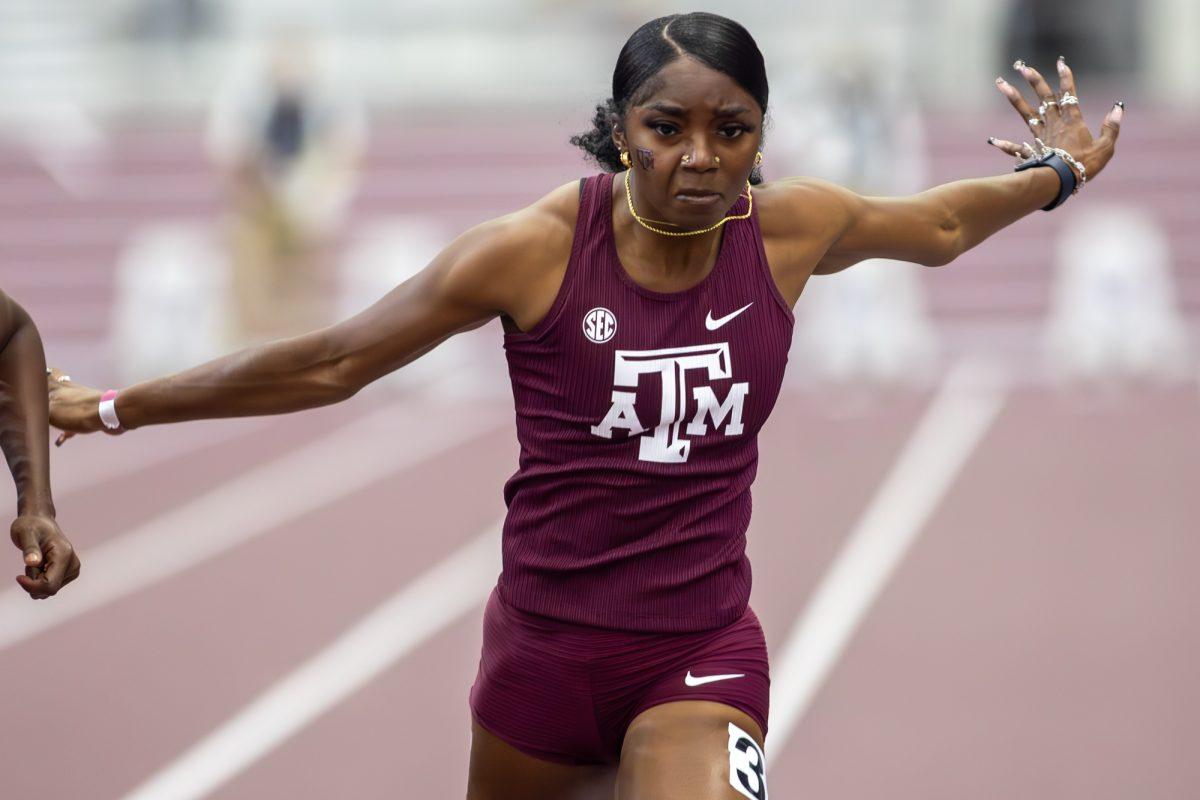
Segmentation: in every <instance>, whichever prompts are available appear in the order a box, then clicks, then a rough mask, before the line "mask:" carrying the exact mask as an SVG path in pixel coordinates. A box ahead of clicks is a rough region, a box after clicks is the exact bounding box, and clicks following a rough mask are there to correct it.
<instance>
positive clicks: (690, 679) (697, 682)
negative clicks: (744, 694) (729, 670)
mask: <svg viewBox="0 0 1200 800" xmlns="http://www.w3.org/2000/svg"><path fill="white" fill-rule="evenodd" d="M744 677H746V673H744V672H739V673H738V674H737V675H705V676H704V677H703V678H697V677H695V676H693V675H692V671H691V670H690V669H689V670H688V674H687V676H686V677H685V678H684V679H683V682H684V683H686V684H687V685H688V686H703V685H704V684H706V683H713V682H714V681H727V680H729V679H730V678H744Z"/></svg>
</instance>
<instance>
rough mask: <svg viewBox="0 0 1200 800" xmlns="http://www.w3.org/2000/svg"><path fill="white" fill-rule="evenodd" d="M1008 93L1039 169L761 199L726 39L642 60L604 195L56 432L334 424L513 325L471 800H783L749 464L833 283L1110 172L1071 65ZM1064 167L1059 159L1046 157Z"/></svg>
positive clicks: (757, 106) (918, 257) (70, 394)
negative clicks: (224, 422) (499, 526)
mask: <svg viewBox="0 0 1200 800" xmlns="http://www.w3.org/2000/svg"><path fill="white" fill-rule="evenodd" d="M1016 69H1017V71H1018V72H1020V74H1021V76H1022V77H1023V78H1024V79H1025V80H1027V81H1028V82H1029V84H1030V85H1031V86H1032V88H1033V90H1034V91H1035V92H1036V93H1037V95H1038V98H1039V100H1038V103H1039V107H1038V108H1037V109H1036V110H1035V109H1034V108H1033V107H1031V106H1030V105H1029V104H1027V102H1026V101H1025V100H1024V99H1022V97H1021V94H1020V93H1019V92H1018V90H1017V89H1015V88H1014V87H1012V86H1010V85H1009V84H1008V83H1006V82H1004V81H997V83H998V86H999V89H1000V91H1001V92H1003V93H1004V94H1005V96H1006V97H1008V99H1009V101H1010V102H1011V103H1012V105H1013V107H1014V108H1015V109H1016V110H1017V111H1018V112H1019V113H1020V115H1021V121H1022V124H1025V125H1028V126H1029V128H1030V130H1031V132H1032V135H1031V136H1030V137H1029V138H1030V139H1034V140H1036V141H1039V142H1040V143H1039V144H1037V145H1036V146H1021V145H1017V144H1014V143H1010V142H1002V141H1001V142H994V144H996V146H998V147H999V148H1000V149H1001V150H1003V151H1005V152H1007V153H1009V154H1011V155H1014V156H1018V157H1024V158H1025V159H1026V161H1025V162H1024V163H1023V164H1022V165H1020V167H1019V170H1018V171H1017V172H1015V173H1010V174H1006V175H1002V176H1000V177H994V178H985V179H979V180H967V181H961V182H957V183H951V184H947V185H945V186H939V187H937V188H934V189H931V190H929V191H926V192H923V193H921V194H918V195H915V196H912V197H902V198H894V199H882V198H868V197H859V196H857V195H855V194H853V193H851V192H849V191H846V190H845V189H841V188H839V187H837V186H833V185H830V184H828V183H824V182H821V181H816V180H810V179H806V178H792V179H787V180H782V181H778V182H773V183H763V184H760V185H758V186H755V187H754V188H753V189H752V188H751V186H752V184H755V183H756V182H757V181H758V180H759V179H758V175H757V170H756V166H757V165H758V164H759V163H760V161H761V159H762V155H761V153H760V152H759V148H760V144H761V141H762V130H763V118H764V114H765V113H766V110H767V76H766V73H765V70H764V66H763V59H762V55H761V54H760V52H759V50H758V47H757V45H756V44H755V43H754V40H753V39H752V38H751V37H750V35H749V34H748V33H747V32H746V30H745V29H744V28H742V27H741V26H740V25H738V24H737V23H735V22H732V21H730V20H728V19H724V18H722V17H719V16H715V15H712V14H702V13H693V14H683V15H673V16H668V17H662V18H660V19H656V20H654V21H652V22H649V23H647V24H645V25H643V26H642V27H641V28H639V29H638V30H637V31H636V32H635V33H634V34H633V36H631V37H630V39H629V41H628V42H626V44H625V46H624V48H623V49H622V50H621V54H620V56H619V58H618V60H617V65H616V69H615V71H614V73H613V96H612V98H611V100H609V101H608V102H607V103H605V104H604V105H602V106H601V107H600V108H599V109H598V111H597V113H596V116H595V120H594V125H595V127H594V129H593V130H592V131H589V132H588V133H585V134H584V135H582V136H579V137H576V138H575V139H574V141H575V143H576V144H578V145H580V146H581V147H583V149H585V150H586V151H587V152H588V153H589V154H590V155H591V156H592V157H593V158H594V159H595V160H596V161H597V162H598V163H599V164H600V166H601V167H603V169H604V172H603V173H601V174H599V175H596V176H593V177H590V178H586V179H584V180H582V181H580V182H578V183H571V184H568V185H566V186H562V187H560V188H558V189H555V190H554V191H552V192H550V193H549V194H547V195H546V196H545V197H543V198H542V199H541V200H538V201H537V202H536V203H534V204H533V205H531V206H529V207H528V208H525V209H522V210H520V211H517V212H515V213H513V214H510V215H508V216H505V217H502V218H500V219H497V220H494V221H491V222H487V223H484V224H482V225H479V226H478V227H476V228H473V229H472V230H470V231H468V232H466V233H465V234H463V235H462V236H460V237H459V238H458V239H456V240H455V241H454V242H453V243H452V244H450V245H449V246H448V247H447V248H446V249H445V250H444V251H443V252H442V253H441V254H440V255H438V256H437V257H436V258H435V259H434V260H433V261H432V263H430V264H429V266H428V267H426V268H425V270H424V271H423V272H421V273H420V274H419V275H417V276H416V277H414V278H413V279H411V280H409V281H407V282H405V283H404V284H402V285H400V286H399V287H397V288H396V289H395V290H393V291H392V292H391V293H390V294H388V295H387V296H386V297H384V298H383V299H382V300H380V301H379V302H378V303H377V304H375V305H374V306H372V307H371V308H369V309H367V310H366V311H364V312H363V313H361V314H359V315H358V316H356V317H354V318H352V319H349V320H347V321H345V322H342V323H340V324H338V325H334V326H332V327H330V328H327V329H325V330H321V331H316V332H314V333H310V334H307V335H304V336H299V337H296V338H293V339H287V340H283V341H278V342H274V343H271V344H267V345H264V346H262V347H255V348H252V349H249V350H245V351H242V352H240V353H237V354H234V355H231V356H227V357H224V358H220V359H217V360H215V361H212V362H209V363H207V364H203V365H201V366H199V367H195V368H193V369H190V370H187V371H185V372H181V373H179V374H176V375H171V376H168V377H164V378H159V379H156V380H151V381H146V382H144V383H140V384H137V385H135V386H132V387H130V388H127V389H123V390H121V391H120V392H119V393H114V392H112V391H111V390H110V391H109V392H106V393H104V394H103V395H101V394H100V393H99V392H97V391H95V390H93V389H89V388H85V387H83V386H79V385H77V384H73V383H66V384H63V383H61V382H58V381H53V380H52V381H51V383H50V387H51V400H50V403H51V414H52V421H53V423H54V424H55V425H56V426H58V427H60V428H62V429H63V430H64V431H67V432H91V431H97V430H102V429H104V428H105V427H106V426H108V427H109V428H114V427H115V426H117V425H120V427H121V428H124V429H126V430H133V429H135V428H140V427H142V426H143V425H161V424H165V423H172V422H182V421H184V420H193V419H201V418H210V417H232V416H241V415H252V414H277V413H282V412H289V411H299V410H300V409H305V408H312V407H314V406H320V405H325V404H327V403H336V402H341V401H343V400H346V399H348V398H350V397H352V396H353V395H354V394H355V392H357V391H358V390H359V389H361V388H362V387H364V386H366V385H367V384H368V383H370V382H371V381H373V380H375V379H376V378H379V377H381V376H383V375H386V374H387V373H389V372H391V371H392V370H395V369H398V368H400V367H402V366H403V365H404V364H406V363H408V362H409V361H411V360H413V359H415V358H417V357H418V356H419V355H420V354H422V353H424V352H426V351H427V350H429V349H430V348H432V347H434V346H435V345H437V344H438V343H439V342H441V341H443V340H444V339H446V338H447V337H449V336H452V335H454V334H455V333H456V332H458V331H462V330H465V329H468V328H473V327H476V326H478V325H481V324H483V323H484V322H486V321H488V320H490V319H492V318H493V317H497V316H498V317H500V319H501V320H502V322H503V326H504V331H505V333H504V347H505V350H506V353H507V358H508V365H509V370H510V374H511V379H512V384H513V395H514V399H515V405H516V415H517V435H518V438H519V440H520V445H521V457H520V465H519V469H518V471H517V473H516V474H515V475H514V476H513V477H512V479H511V480H510V481H509V482H508V483H507V485H506V486H505V491H504V495H505V500H506V501H507V504H508V515H507V519H506V522H505V526H504V535H503V565H504V568H503V574H502V575H501V577H500V581H499V584H498V586H497V587H496V589H495V591H494V592H493V594H492V597H491V599H490V601H489V603H488V606H487V610H486V616H485V621H484V632H483V640H484V644H483V653H482V657H481V659H480V665H479V673H478V677H477V678H476V681H475V684H474V687H473V688H472V691H471V710H472V713H473V718H474V724H473V732H474V737H473V744H472V749H471V764H470V776H469V781H468V798H470V799H471V800H485V799H486V800H510V799H511V800H518V799H519V800H525V799H526V798H576V797H582V796H588V797H599V796H608V797H612V796H613V793H614V791H615V793H616V796H618V797H620V798H637V799H638V800H706V799H710V798H711V799H712V800H716V799H717V798H730V799H732V800H736V799H737V798H752V799H753V800H766V798H767V784H766V775H765V759H764V756H763V736H764V734H765V733H766V731H767V692H768V678H767V659H766V651H765V647H764V642H763V634H762V631H761V629H760V627H759V625H758V621H757V620H756V618H755V616H754V613H753V612H752V611H751V610H750V608H749V607H748V605H747V602H748V596H749V593H750V567H749V565H748V563H747V560H746V556H745V538H744V534H745V531H746V527H747V524H748V522H749V519H750V485H751V483H752V481H753V479H754V473H755V467H756V463H757V445H756V435H757V433H758V431H759V429H760V427H761V426H762V424H763V422H764V421H765V420H766V418H767V415H768V414H769V413H770V411H771V407H772V405H773V404H774V402H775V398H776V395H777V393H778V391H779V386H780V381H781V379H782V377H783V369H784V362H785V360H786V355H787V352H788V344H789V341H790V338H791V333H792V307H793V306H794V305H795V303H796V301H797V300H798V299H799V297H800V293H801V291H802V290H803V288H804V284H805V282H806V281H807V280H808V278H809V276H810V275H813V274H814V273H830V272H836V271H838V270H842V269H845V268H846V267H849V266H850V265H851V264H854V263H855V262H858V261H861V260H863V259H867V258H891V259H900V260H904V261H912V262H917V263H919V264H926V265H938V264H947V263H949V262H950V261H953V260H954V258H955V257H956V256H958V255H959V254H960V253H962V252H964V251H965V250H967V249H968V248H971V247H974V246H975V245H977V244H979V243H980V242H982V241H983V240H984V239H986V238H987V237H988V236H990V235H991V234H993V233H995V232H996V231H998V230H1000V229H1001V228H1003V227H1005V226H1006V225H1010V224H1012V223H1014V222H1016V221H1017V220H1018V219H1020V218H1022V217H1024V216H1025V215H1027V214H1030V213H1032V212H1034V211H1037V210H1039V209H1048V208H1052V207H1055V206H1057V205H1059V204H1061V203H1062V202H1063V201H1065V200H1066V199H1067V198H1068V197H1070V195H1071V194H1072V193H1073V191H1074V190H1075V189H1077V188H1078V187H1080V186H1082V185H1083V183H1084V179H1085V177H1086V179H1088V180H1093V179H1095V177H1096V175H1097V174H1099V172H1100V171H1101V169H1103V167H1104V165H1105V164H1106V163H1107V162H1108V161H1109V159H1110V158H1111V157H1112V154H1113V148H1114V143H1115V141H1116V138H1117V131H1118V125H1119V123H1120V120H1121V115H1122V111H1123V109H1122V107H1121V106H1119V105H1118V106H1114V107H1113V109H1112V110H1111V111H1110V112H1109V113H1108V115H1107V117H1106V119H1105V121H1104V125H1103V132H1102V133H1101V135H1100V137H1099V138H1097V139H1093V138H1092V136H1091V135H1090V134H1089V133H1088V130H1087V128H1086V126H1085V125H1084V122H1083V118H1082V116H1081V114H1080V110H1079V105H1078V100H1077V99H1076V97H1075V95H1074V91H1075V90H1074V83H1073V80H1072V76H1071V71H1070V70H1069V69H1068V67H1067V66H1066V64H1064V63H1063V62H1062V61H1060V62H1059V64H1058V72H1059V75H1060V88H1059V90H1058V91H1055V90H1053V89H1051V88H1050V86H1049V85H1048V84H1047V82H1046V81H1045V80H1044V79H1043V78H1042V76H1041V75H1040V74H1038V73H1037V72H1036V71H1035V70H1033V69H1032V68H1030V67H1027V66H1025V65H1024V64H1021V63H1020V62H1018V64H1017V65H1016ZM1041 143H1044V144H1041Z"/></svg>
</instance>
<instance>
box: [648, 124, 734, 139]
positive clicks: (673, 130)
mask: <svg viewBox="0 0 1200 800" xmlns="http://www.w3.org/2000/svg"><path fill="white" fill-rule="evenodd" d="M650 128H651V130H653V131H655V132H656V133H658V134H659V135H660V136H673V135H675V133H678V130H676V128H675V126H674V125H672V124H670V123H669V122H655V123H653V124H652V125H650ZM662 128H670V129H671V132H670V133H663V132H662V130H661V129H662ZM720 130H722V131H737V133H736V134H735V135H733V136H726V137H724V138H726V139H737V138H738V137H740V136H741V135H742V134H745V133H749V132H750V129H749V128H747V127H746V126H744V125H726V126H725V127H723V128H721V129H720Z"/></svg>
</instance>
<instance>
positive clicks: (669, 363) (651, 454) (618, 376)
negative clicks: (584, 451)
mask: <svg viewBox="0 0 1200 800" xmlns="http://www.w3.org/2000/svg"><path fill="white" fill-rule="evenodd" d="M614 358H615V362H616V363H615V365H614V369H613V385H614V386H615V387H617V388H615V389H613V393H612V406H610V407H609V409H608V413H607V414H605V415H604V419H602V420H600V424H599V425H593V426H592V429H591V430H592V433H593V434H595V435H596V436H601V437H603V438H605V439H611V438H613V431H615V430H624V431H627V435H628V436H640V437H641V441H640V443H639V449H638V459H639V460H640V461H655V462H659V463H662V464H682V463H684V462H685V461H687V460H688V453H689V452H690V450H691V448H692V443H691V441H690V440H688V439H686V438H684V436H683V434H682V433H681V432H680V429H681V428H682V427H683V425H684V423H685V422H686V423H687V427H686V429H684V433H686V434H687V435H688V436H703V435H705V434H706V433H708V424H709V422H710V421H711V423H712V427H713V430H721V427H722V426H724V430H725V435H726V436H740V435H741V433H742V431H743V430H744V426H743V425H742V406H743V405H744V404H745V402H746V395H748V394H750V384H749V383H735V384H733V385H732V386H730V387H729V393H728V394H726V395H725V397H724V399H722V400H718V399H717V395H716V392H714V391H713V389H712V387H710V386H702V385H701V386H697V385H693V383H696V382H698V381H699V380H708V381H714V380H721V379H729V378H732V377H733V368H732V365H731V364H730V361H729V343H728V342H720V343H718V344H703V345H696V346H693V347H672V348H668V349H665V350H618V351H616V353H615V354H614ZM643 375H657V376H658V378H659V380H660V381H661V383H662V406H661V411H660V413H659V418H658V425H656V426H655V428H654V430H652V431H651V430H650V429H648V428H647V427H646V426H645V425H643V424H642V421H641V419H640V418H639V417H638V413H637V409H636V408H635V403H636V402H637V387H638V381H640V380H641V379H642V376H643ZM628 390H632V391H628ZM689 407H690V408H689ZM689 412H690V414H689ZM689 416H690V419H689ZM643 434H645V435H643Z"/></svg>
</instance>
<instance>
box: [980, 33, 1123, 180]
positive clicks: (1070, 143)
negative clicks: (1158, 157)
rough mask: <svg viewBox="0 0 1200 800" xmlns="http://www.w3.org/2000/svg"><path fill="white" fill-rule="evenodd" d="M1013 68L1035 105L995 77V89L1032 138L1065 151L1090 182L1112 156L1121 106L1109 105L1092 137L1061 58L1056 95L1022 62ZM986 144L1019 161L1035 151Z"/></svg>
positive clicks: (1014, 145) (1024, 146) (1024, 144)
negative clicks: (1031, 92)
mask: <svg viewBox="0 0 1200 800" xmlns="http://www.w3.org/2000/svg"><path fill="white" fill-rule="evenodd" d="M1013 69H1015V70H1016V71H1017V72H1019V73H1021V76H1022V77H1023V78H1025V80H1027V81H1028V82H1029V85H1030V86H1031V87H1033V91H1034V93H1035V94H1036V95H1037V98H1038V104H1039V105H1038V106H1037V107H1034V106H1031V105H1029V103H1027V102H1026V101H1025V98H1024V97H1023V96H1022V95H1021V92H1020V91H1019V90H1018V89H1017V88H1016V87H1015V86H1013V85H1012V84H1010V83H1009V82H1008V81H1006V80H1004V79H1003V78H996V87H997V88H999V90H1000V92H1001V93H1002V94H1003V95H1004V96H1005V97H1007V98H1008V102H1009V103H1011V104H1012V107H1013V108H1014V109H1016V111H1017V113H1018V114H1020V115H1021V121H1022V122H1023V123H1024V124H1025V125H1026V126H1027V127H1028V128H1029V131H1030V133H1031V134H1032V138H1033V139H1041V141H1042V143H1043V144H1045V145H1046V146H1047V147H1057V148H1061V149H1063V150H1066V151H1067V152H1068V153H1070V154H1071V155H1072V156H1074V158H1075V160H1076V161H1078V162H1080V163H1081V164H1082V165H1083V166H1084V168H1085V170H1086V171H1087V179H1088V180H1089V181H1090V180H1094V179H1095V177H1096V176H1097V175H1099V174H1100V172H1101V170H1103V169H1104V167H1105V165H1106V164H1108V162H1109V161H1110V160H1111V159H1112V157H1113V152H1114V151H1115V149H1116V146H1117V136H1118V134H1120V132H1121V119H1122V117H1123V116H1124V114H1125V104H1124V103H1123V102H1117V103H1115V104H1113V107H1112V108H1111V109H1109V112H1108V114H1107V115H1105V117H1104V122H1103V123H1101V125H1100V135H1099V136H1098V137H1096V138H1093V137H1092V134H1091V131H1089V130H1088V127H1087V124H1086V123H1085V122H1084V121H1083V112H1082V110H1081V109H1080V105H1079V99H1078V97H1077V96H1076V94H1075V75H1074V73H1072V72H1071V68H1070V67H1068V66H1067V62H1066V61H1064V60H1063V58H1062V56H1059V59H1058V79H1059V80H1058V83H1059V91H1058V92H1055V91H1054V90H1053V89H1051V88H1050V85H1049V84H1048V83H1047V82H1046V79H1045V78H1043V77H1042V75H1041V73H1039V72H1038V71H1037V70H1036V69H1034V68H1033V67H1030V66H1029V65H1027V64H1026V63H1025V62H1024V61H1018V62H1016V63H1015V64H1013ZM988 142H989V143H990V144H992V145H993V146H995V147H998V148H999V149H1001V150H1003V151H1004V152H1006V153H1008V154H1009V155H1011V156H1015V157H1017V158H1019V159H1022V160H1024V159H1026V158H1029V157H1031V156H1033V155H1036V154H1037V150H1038V149H1039V148H1037V147H1036V145H1031V144H1029V143H1028V142H1022V143H1020V144H1018V143H1016V142H1010V141H1007V140H1004V139H989V140H988ZM1072 168H1074V167H1073V166H1072ZM1076 172H1078V170H1076Z"/></svg>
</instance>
